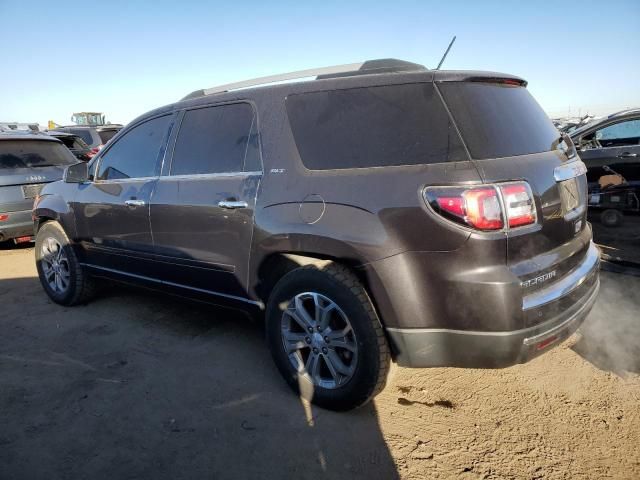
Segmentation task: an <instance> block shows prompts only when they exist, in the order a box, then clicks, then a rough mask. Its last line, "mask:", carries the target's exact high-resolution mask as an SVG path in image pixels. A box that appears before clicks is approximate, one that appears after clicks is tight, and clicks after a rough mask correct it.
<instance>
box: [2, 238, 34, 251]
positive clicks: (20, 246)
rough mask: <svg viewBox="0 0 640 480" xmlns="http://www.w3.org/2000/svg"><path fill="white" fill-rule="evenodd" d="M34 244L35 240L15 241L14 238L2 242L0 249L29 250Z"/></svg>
mask: <svg viewBox="0 0 640 480" xmlns="http://www.w3.org/2000/svg"><path fill="white" fill-rule="evenodd" d="M33 246H34V243H33V242H24V243H15V242H14V241H13V240H5V241H4V242H0V250H27V249H29V248H33Z"/></svg>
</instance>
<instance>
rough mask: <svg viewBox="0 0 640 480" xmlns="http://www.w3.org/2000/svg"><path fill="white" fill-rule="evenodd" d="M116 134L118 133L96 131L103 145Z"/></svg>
mask: <svg viewBox="0 0 640 480" xmlns="http://www.w3.org/2000/svg"><path fill="white" fill-rule="evenodd" d="M116 133H118V130H98V135H100V140H102V144H103V145H104V144H105V143H107V142H108V141H109V140H111V139H112V138H113V137H114V136H115V134H116Z"/></svg>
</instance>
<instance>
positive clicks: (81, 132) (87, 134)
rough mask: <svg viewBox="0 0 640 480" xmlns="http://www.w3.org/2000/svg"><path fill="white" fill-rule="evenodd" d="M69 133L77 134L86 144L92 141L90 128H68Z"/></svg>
mask: <svg viewBox="0 0 640 480" xmlns="http://www.w3.org/2000/svg"><path fill="white" fill-rule="evenodd" d="M69 133H73V134H74V135H78V136H79V137H80V138H81V139H82V140H84V142H85V143H86V144H87V145H91V144H93V143H94V141H93V137H92V136H91V130H89V129H87V128H70V129H69Z"/></svg>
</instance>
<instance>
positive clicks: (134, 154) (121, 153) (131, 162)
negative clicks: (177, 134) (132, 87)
mask: <svg viewBox="0 0 640 480" xmlns="http://www.w3.org/2000/svg"><path fill="white" fill-rule="evenodd" d="M170 120H171V116H170V115H165V116H164V117H158V118H154V119H153V120H149V121H147V122H145V123H142V124H140V125H138V126H136V127H134V128H133V129H131V130H129V131H128V132H127V133H125V134H124V136H122V137H120V139H119V140H118V141H117V142H116V143H115V144H113V145H112V146H111V148H109V150H107V152H106V153H105V154H104V155H103V156H102V158H101V159H100V166H99V171H98V177H97V178H98V179H99V180H112V179H118V178H140V177H152V176H155V175H157V164H158V155H159V153H160V148H161V147H162V145H163V141H164V138H165V134H166V133H167V129H168V127H169V122H170Z"/></svg>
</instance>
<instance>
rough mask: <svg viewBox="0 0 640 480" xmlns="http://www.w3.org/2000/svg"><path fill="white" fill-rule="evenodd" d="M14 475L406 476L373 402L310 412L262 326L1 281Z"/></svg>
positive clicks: (119, 294)
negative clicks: (56, 295) (74, 300)
mask: <svg viewBox="0 0 640 480" xmlns="http://www.w3.org/2000/svg"><path fill="white" fill-rule="evenodd" d="M0 301H2V302H3V305H4V306H5V307H3V308H4V310H3V312H2V313H1V314H0V338H2V341H1V342H0V385H2V388H0V411H1V412H2V413H3V414H2V415H1V416H0V447H1V448H0V465H2V475H0V476H6V478H93V479H100V478H155V479H164V478H167V479H177V478H216V479H225V478H233V479H237V478H296V479H306V478H308V479H311V478H368V479H372V478H383V479H394V478H399V475H398V473H397V470H396V466H395V464H394V461H393V458H392V457H391V454H390V451H389V448H388V447H387V444H386V442H385V439H384V437H383V434H382V432H381V431H380V426H379V423H378V418H377V413H376V409H375V405H374V404H369V405H367V406H365V407H363V408H361V409H358V410H355V411H352V412H346V413H335V412H330V411H326V410H321V409H317V408H315V407H309V405H308V404H305V403H304V402H302V401H301V400H300V399H299V398H298V397H297V396H295V395H294V394H293V393H292V392H291V391H290V390H289V388H288V387H287V386H286V384H285V382H284V381H283V380H282V379H281V378H280V375H279V373H278V372H277V370H276V368H275V366H274V365H273V362H272V361H271V357H270V354H269V352H268V349H267V347H266V343H265V342H264V339H263V328H262V325H261V324H260V323H259V322H256V321H255V320H254V321H250V320H249V319H248V318H247V317H246V316H245V315H242V314H240V313H237V312H234V311H232V310H225V309H222V308H216V307H212V306H208V305H205V304H198V303H191V302H187V301H182V300H179V299H174V298H172V297H167V296H166V295H163V294H155V293H149V292H146V291H144V290H136V289H133V288H128V287H124V288H123V287H117V288H112V289H109V290H108V291H107V292H105V293H104V294H103V295H101V296H100V297H98V298H97V299H95V300H94V301H93V302H91V303H89V304H88V305H84V306H78V307H74V308H66V307H61V306H58V305H55V304H53V303H51V302H50V301H49V300H48V298H47V297H46V296H45V294H44V292H43V291H42V289H41V287H40V284H39V282H38V279H37V278H34V277H29V278H13V279H5V280H0Z"/></svg>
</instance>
